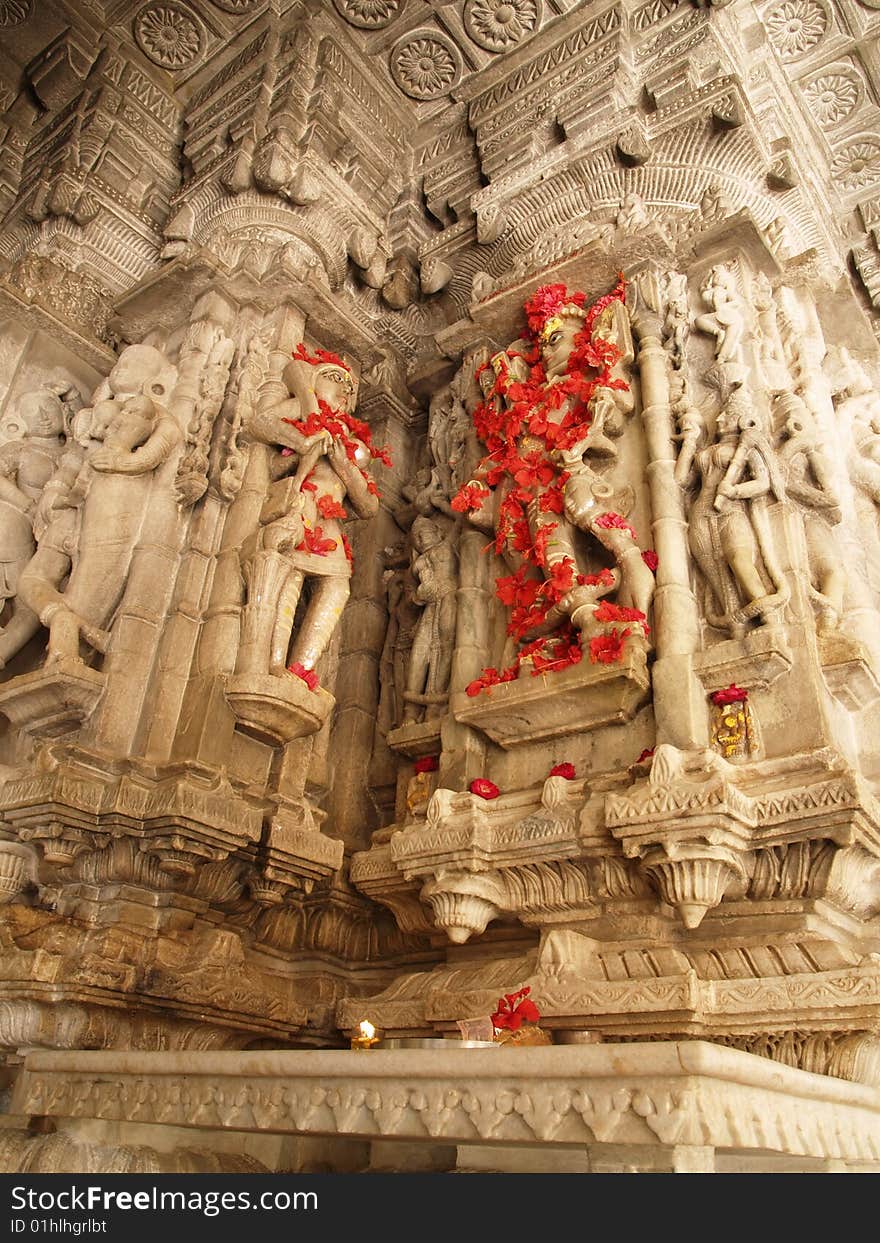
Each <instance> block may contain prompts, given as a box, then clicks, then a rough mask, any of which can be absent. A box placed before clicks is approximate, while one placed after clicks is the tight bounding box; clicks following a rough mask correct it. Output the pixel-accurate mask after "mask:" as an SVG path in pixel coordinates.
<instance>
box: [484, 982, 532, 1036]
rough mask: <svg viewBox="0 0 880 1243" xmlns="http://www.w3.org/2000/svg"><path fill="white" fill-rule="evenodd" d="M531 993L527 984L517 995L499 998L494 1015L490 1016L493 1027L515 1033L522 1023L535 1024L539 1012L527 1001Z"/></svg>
mask: <svg viewBox="0 0 880 1243" xmlns="http://www.w3.org/2000/svg"><path fill="white" fill-rule="evenodd" d="M531 991H532V990H531V988H530V987H529V986H528V984H527V985H526V986H525V988H521V989H520V990H519V992H518V993H505V994H504V996H503V997H499V998H498V1004H497V1006H496V1009H495V1013H494V1014H493V1015H491V1019H492V1025H493V1027H495V1028H496V1029H499V1030H504V1029H505V1028H506V1029H507V1031H512V1032H515V1031H519V1029H520V1028H521V1027H522V1025H523V1023H537V1021H538V1019H540V1017H541V1012H540V1010H539V1009H538V1007H537V1006H536V1005H535V1003H534V1002H533V1001H529V1000H528V995H529V993H530V992H531Z"/></svg>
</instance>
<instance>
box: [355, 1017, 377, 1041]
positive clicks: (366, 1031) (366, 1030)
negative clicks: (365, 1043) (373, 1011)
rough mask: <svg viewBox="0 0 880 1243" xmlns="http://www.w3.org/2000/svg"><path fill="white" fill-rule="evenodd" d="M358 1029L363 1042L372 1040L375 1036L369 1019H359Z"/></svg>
mask: <svg viewBox="0 0 880 1243" xmlns="http://www.w3.org/2000/svg"><path fill="white" fill-rule="evenodd" d="M358 1029H359V1031H360V1033H361V1036H362V1037H363V1039H364V1040H372V1039H373V1037H374V1036H375V1034H376V1029H375V1027H374V1026H373V1024H372V1023H371V1022H370V1020H369V1019H361V1021H360V1023H359V1024H358Z"/></svg>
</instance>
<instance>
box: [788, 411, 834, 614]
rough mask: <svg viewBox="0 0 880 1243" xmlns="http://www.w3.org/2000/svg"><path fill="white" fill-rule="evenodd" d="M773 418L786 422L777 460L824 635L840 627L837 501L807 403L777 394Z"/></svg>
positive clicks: (826, 460)
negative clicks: (797, 517)
mask: <svg viewBox="0 0 880 1243" xmlns="http://www.w3.org/2000/svg"><path fill="white" fill-rule="evenodd" d="M774 413H776V414H778V415H779V416H781V417H782V418H783V419H784V420H785V422H784V427H783V436H784V439H783V442H782V445H781V446H780V449H779V459H780V462H781V463H782V465H783V468H784V469H785V471H786V483H785V487H786V494H787V495H788V497H789V499H790V500H793V501H797V502H798V503H799V504H800V507H801V513H802V517H803V523H804V538H805V541H806V546H807V556H808V559H809V569H810V578H811V587H812V592H813V595H814V599H815V600H816V602H817V604H818V606H819V619H818V629H819V632H820V633H827V632H830V631H834V630H836V629H837V627H838V625H839V623H840V618H841V614H842V612H843V597H844V592H845V590H846V571H845V570H844V568H843V562H842V559H841V555H840V549H839V548H838V546H837V541H836V539H835V537H834V529H833V528H834V526H835V524H836V523H839V522H840V518H841V513H840V498H839V497H838V495H837V492H836V489H835V487H834V483H833V481H832V477H831V469H830V465H829V462H828V459H827V457H826V454H825V452H824V450H823V449H822V446H821V445H820V443H819V436H818V431H817V428H816V423H815V420H814V418H813V416H812V415H811V413H810V411H809V409H808V407H807V405H806V403H805V402H804V401H803V400H802V399H801V398H799V397H797V396H795V394H793V393H782V394H780V395H779V396H778V397H777V399H776V401H775V403H774Z"/></svg>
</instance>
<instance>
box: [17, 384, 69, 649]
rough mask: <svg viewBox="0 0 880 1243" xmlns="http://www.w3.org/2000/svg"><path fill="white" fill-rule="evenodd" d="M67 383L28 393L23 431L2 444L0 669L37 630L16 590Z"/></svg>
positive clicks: (53, 453) (56, 450)
mask: <svg viewBox="0 0 880 1243" xmlns="http://www.w3.org/2000/svg"><path fill="white" fill-rule="evenodd" d="M69 391H70V386H69V385H67V384H66V383H63V382H62V383H57V384H53V383H47V384H44V385H43V386H42V387H41V388H40V389H38V390H37V391H36V392H33V393H26V394H25V395H24V396H23V397H22V398H21V399H20V401H19V403H18V410H17V416H18V419H19V420H20V421H21V423H22V424H23V436H22V437H21V439H18V440H10V441H7V443H6V444H5V445H4V446H3V447H2V449H0V539H2V547H0V568H2V584H0V594H2V600H3V602H4V604H7V606H8V616H7V617H6V618H5V624H4V625H3V629H2V631H0V669H2V668H3V667H4V666H5V664H6V663H7V661H9V660H10V659H11V658H12V657H13V656H14V655H15V654H16V652H18V651H19V650H20V649H21V648H22V647H23V646H24V644H25V643H26V642H27V640H28V639H29V638H31V636H32V635H34V634H36V632H37V630H38V629H39V625H40V623H39V619H38V618H37V616H36V615H35V614H34V613H33V612H32V610H31V609H29V608H28V607H27V605H26V604H25V602H24V600H23V599H21V597H20V596H19V594H18V587H19V579H20V577H21V572H22V570H23V569H24V567H25V566H26V565H27V564H28V562H29V561H30V559H31V557H32V556H33V554H34V552H35V551H36V547H35V542H34V517H35V511H36V508H37V506H38V505H39V503H40V499H41V497H42V496H43V494H44V491H45V489H46V485H47V484H48V483H49V480H50V479H51V478H52V476H53V474H54V473H55V470H56V468H57V466H58V463H59V460H60V458H61V456H62V454H63V452H64V447H65V433H66V431H67V416H68V414H69V413H70V412H69V410H68V409H67V408H66V407H65V404H64V402H63V401H62V400H61V399H62V396H63V395H64V394H66V393H68V392H69Z"/></svg>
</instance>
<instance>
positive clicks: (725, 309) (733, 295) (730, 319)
mask: <svg viewBox="0 0 880 1243" xmlns="http://www.w3.org/2000/svg"><path fill="white" fill-rule="evenodd" d="M700 293H701V295H702V298H703V301H704V302H705V303H706V305H707V306H708V307H709V308H710V310H709V312H708V313H704V314H703V315H697V316H696V317H695V319H694V327H695V328H697V329H699V331H700V332H705V333H708V334H709V335H710V336H713V337H714V338H715V359H716V361H717V363H718V365H719V367H720V368H721V370H722V374H723V375H724V378H725V380H726V382H727V384H729V385H736V384H742V383H743V381H744V379H745V375H746V370H745V366H744V363H743V338H744V336H745V331H746V320H745V313H744V309H743V306H742V303H741V301H740V296H739V291H738V290H737V287H736V277H735V276H734V274H733V272H732V271H731V269H730V268H729V267H726V266H725V265H724V264H723V263H720V264H718V265H717V266H716V267H714V268H712V269H711V270H710V272H709V273H708V275H707V276H706V279H705V280H704V281H703V284H702V286H701V287H700Z"/></svg>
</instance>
